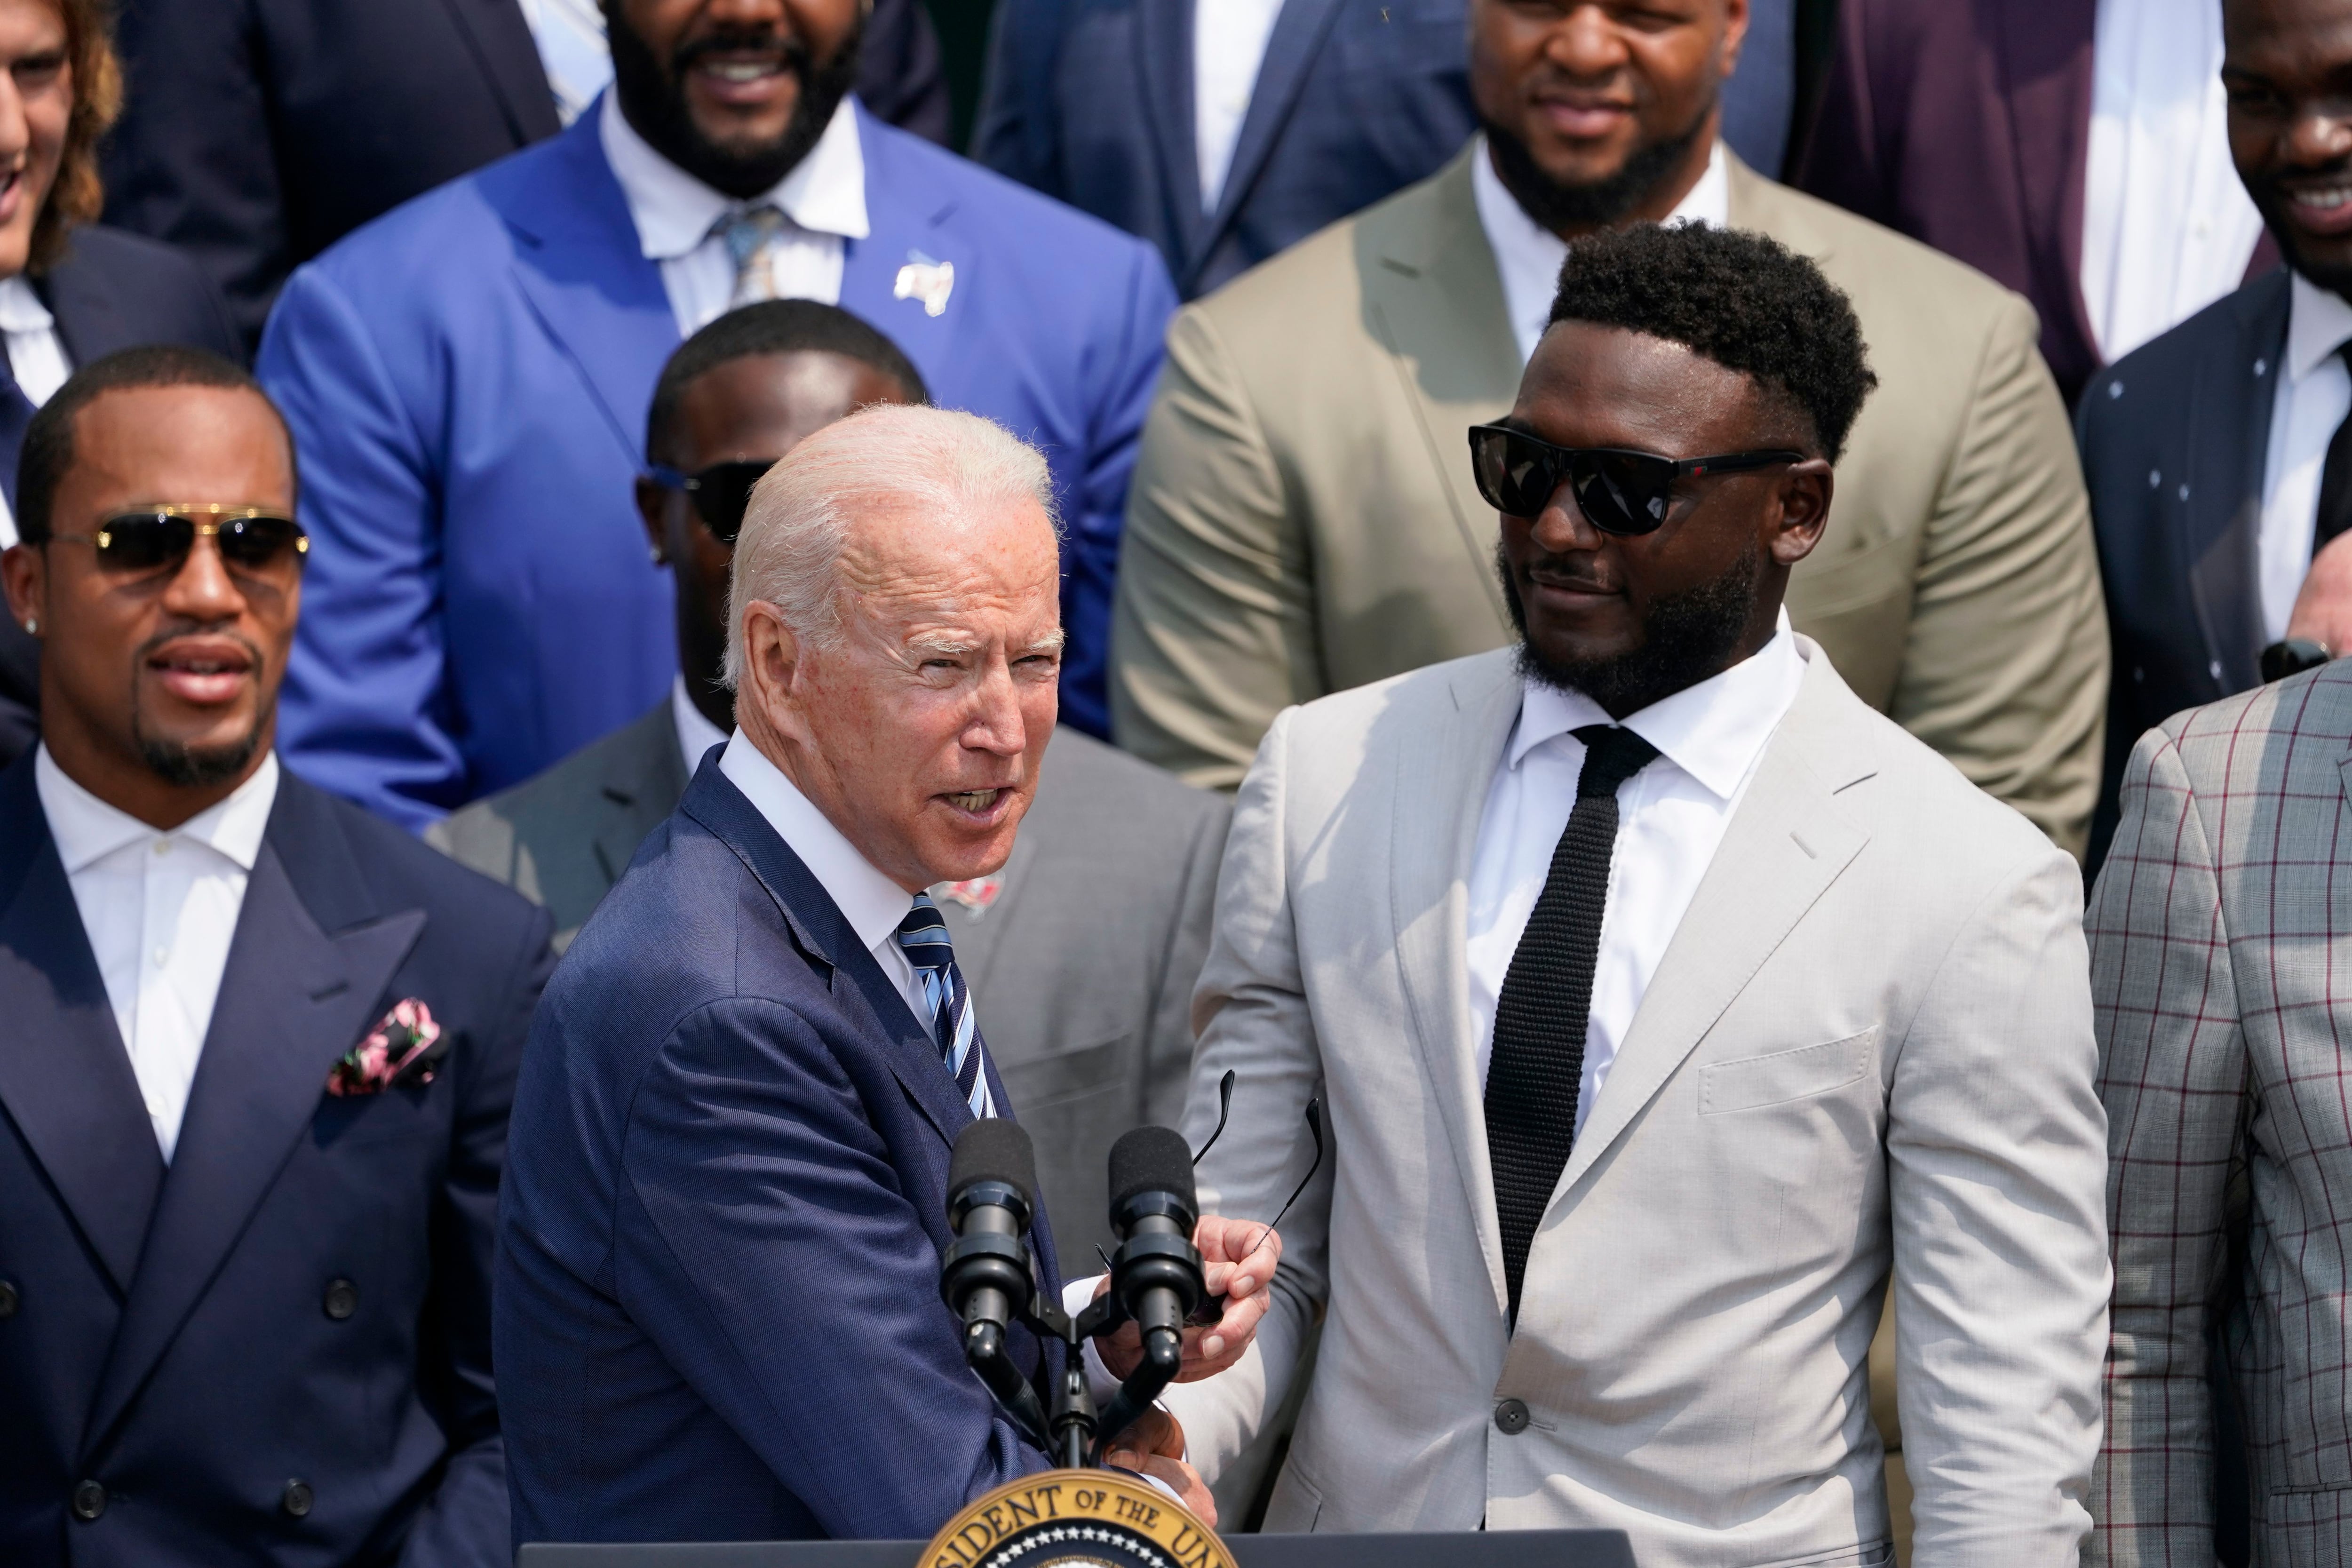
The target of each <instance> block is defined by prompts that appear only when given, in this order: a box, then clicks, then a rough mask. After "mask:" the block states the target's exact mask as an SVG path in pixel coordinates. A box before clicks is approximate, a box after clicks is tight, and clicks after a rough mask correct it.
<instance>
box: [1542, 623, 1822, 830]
mask: <svg viewBox="0 0 2352 1568" xmlns="http://www.w3.org/2000/svg"><path fill="white" fill-rule="evenodd" d="M1804 668H1805V663H1804V656H1803V655H1801V654H1800V653H1799V652H1798V651H1797V639H1796V637H1795V634H1794V633H1793V632H1792V631H1791V630H1790V626H1789V612H1788V611H1787V610H1785V609H1784V610H1782V611H1781V612H1780V625H1779V626H1778V628H1777V629H1776V630H1775V631H1774V632H1773V634H1772V637H1771V638H1770V640H1769V641H1768V642H1766V643H1765V645H1764V646H1763V647H1760V648H1758V649H1757V650H1756V652H1755V653H1753V654H1751V655H1750V656H1749V657H1748V658H1744V659H1741V660H1740V661H1739V662H1738V664H1735V665H1733V666H1732V667H1731V668H1729V669H1727V670H1725V671H1724V672H1723V673H1722V674H1720V675H1717V676H1712V677H1709V678H1708V679H1706V680H1702V681H1700V682H1699V683H1698V684H1697V685H1696V686H1688V687H1685V688H1684V689H1682V690H1680V691H1677V692H1675V694H1674V695H1673V696H1672V697H1666V698H1661V699H1660V700H1657V701H1655V702H1653V703H1651V704H1650V705H1649V706H1648V707H1647V708H1644V709H1643V710H1641V711H1640V712H1638V713H1634V714H1631V715H1629V716H1628V717H1627V718H1626V719H1625V720H1624V721H1623V723H1624V726H1625V728H1627V729H1628V730H1631V731H1633V732H1634V733H1635V734H1637V735H1639V736H1641V737H1642V739H1643V740H1644V741H1647V742H1650V744H1652V745H1654V746H1655V747H1657V748H1658V752H1659V753H1660V754H1661V755H1663V756H1664V758H1665V759H1666V760H1667V761H1668V762H1670V763H1674V764H1675V766H1676V767H1678V768H1680V769H1682V771H1683V772H1685V773H1688V774H1690V776H1691V777H1693V778H1695V779H1696V780H1697V781H1698V782H1699V783H1700V784H1704V785H1705V786H1706V789H1707V792H1708V793H1709V794H1711V795H1715V796H1716V797H1717V799H1719V800H1722V801H1726V802H1728V801H1729V800H1730V799H1731V797H1732V796H1733V795H1735V794H1737V793H1738V789H1739V785H1740V783H1741V781H1743V780H1745V779H1746V778H1747V777H1748V773H1749V771H1750V770H1751V769H1753V768H1754V767H1755V766H1756V760H1757V759H1758V758H1759V757H1760V756H1762V755H1763V754H1764V747H1765V743H1766V742H1769V741H1770V740H1771V738H1772V731H1773V730H1774V729H1775V728H1777V727H1778V726H1779V724H1780V716H1781V715H1782V714H1783V713H1785V712H1787V711H1788V708H1789V703H1790V700H1791V699H1792V698H1793V697H1794V696H1795V695H1796V690H1797V686H1798V683H1799V682H1800V681H1801V680H1802V679H1803V677H1804ZM1617 722H1618V721H1617V720H1614V719H1612V718H1611V717H1609V715H1608V714H1607V713H1606V712H1605V711H1603V710H1602V709H1601V704H1599V703H1598V702H1595V701H1593V700H1592V699H1591V698H1590V697H1587V696H1585V695H1584V693H1582V692H1580V691H1562V690H1560V689H1559V688H1558V687H1556V686H1547V685H1545V684H1544V683H1543V682H1541V681H1538V680H1528V681H1527V682H1525V683H1524V687H1523V689H1522V692H1521V695H1520V698H1519V721H1518V725H1517V728H1516V729H1515V730H1514V731H1512V733H1511V744H1510V751H1509V754H1508V759H1507V760H1508V762H1509V765H1510V766H1512V767H1513V768H1517V766H1518V765H1519V763H1520V762H1521V760H1522V759H1524V758H1525V757H1526V756H1527V754H1528V752H1531V751H1533V750H1535V748H1536V747H1538V746H1540V745H1542V744H1543V743H1544V742H1546V741H1549V740H1551V739H1553V738H1554V737H1556V736H1559V735H1565V734H1567V733H1568V732H1569V731H1571V730H1580V729H1582V728H1583V727H1584V726H1585V725H1587V724H1614V723H1617Z"/></svg>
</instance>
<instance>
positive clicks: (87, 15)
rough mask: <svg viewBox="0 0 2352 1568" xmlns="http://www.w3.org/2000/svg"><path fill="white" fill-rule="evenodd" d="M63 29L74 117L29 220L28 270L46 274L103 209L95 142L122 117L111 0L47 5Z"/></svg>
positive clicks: (67, 0)
mask: <svg viewBox="0 0 2352 1568" xmlns="http://www.w3.org/2000/svg"><path fill="white" fill-rule="evenodd" d="M48 3H49V4H50V5H53V6H54V7H56V9H57V13H58V19H59V20H61V21H63V22H64V23H65V25H66V65H67V68H68V70H69V71H70V72H71V73H72V77H73V95H74V104H73V115H72V117H71V118H70V119H68V121H66V149H65V154H64V156H63V157H62V158H60V159H59V160H58V179H57V184H54V185H51V186H50V187H49V199H48V200H47V202H45V203H44V204H42V206H41V216H39V217H37V218H36V219H34V221H33V253H32V260H31V263H30V265H29V267H28V268H27V270H29V271H32V272H36V273H38V272H42V271H46V270H47V268H50V267H52V266H54V265H55V264H56V263H57V261H58V258H60V257H62V256H64V255H65V250H66V234H67V231H68V230H69V229H71V228H72V227H73V226H74V225H76V224H78V223H89V222H91V221H92V220H94V219H95V218H96V217H97V216H98V215H99V210H100V208H101V207H103V206H104V205H106V187H105V184H103V183H102V182H101V181H100V178H99V174H98V143H99V140H100V138H101V137H103V136H104V135H105V134H106V132H107V129H108V128H109V127H110V126H111V125H112V124H113V123H114V118H115V116H116V115H118V114H121V112H122V62H121V60H120V59H118V58H116V57H115V53H114V28H113V21H114V17H113V11H112V6H111V5H110V4H109V0H48Z"/></svg>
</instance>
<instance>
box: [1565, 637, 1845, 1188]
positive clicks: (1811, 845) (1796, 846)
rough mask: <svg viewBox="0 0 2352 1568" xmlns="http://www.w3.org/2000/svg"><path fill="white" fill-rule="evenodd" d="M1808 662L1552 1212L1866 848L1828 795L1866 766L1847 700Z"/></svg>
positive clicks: (1817, 654)
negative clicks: (1847, 719)
mask: <svg viewBox="0 0 2352 1568" xmlns="http://www.w3.org/2000/svg"><path fill="white" fill-rule="evenodd" d="M1810 657H1811V659H1812V660H1814V661H1815V662H1814V663H1813V665H1812V666H1811V668H1808V670H1807V671H1806V675H1805V680H1804V684H1803V685H1802V686H1801V688H1800V689H1799V690H1798V694H1797V700H1796V702H1795V703H1794V704H1793V705H1792V706H1791V707H1790V710H1789V713H1788V716H1787V717H1786V718H1784V719H1782V720H1781V721H1780V730H1779V731H1778V732H1777V733H1776V734H1775V735H1774V736H1773V738H1772V740H1771V742H1770V743H1769V745H1768V746H1767V747H1766V749H1765V752H1764V758H1763V761H1762V762H1760V763H1758V765H1757V771H1756V776H1755V778H1754V779H1753V780H1752V781H1751V782H1750V783H1749V784H1748V794H1747V796H1746V798H1744V799H1743V800H1741V802H1740V803H1739V809H1738V811H1736V812H1734V813H1733V814H1732V818H1731V823H1730V826H1729V827H1728V829H1727V831H1726V832H1725V834H1724V836H1723V845H1722V847H1721V848H1719V849H1717V851H1716V855H1715V860H1714V862H1713V863H1712V864H1711V865H1709V866H1708V868H1707V871H1706V878H1705V879H1703V880H1702V881H1701V882H1700V883H1699V888H1698V892H1697V893H1696V895H1695V896H1694V897H1693V898H1692V900H1691V905H1690V909H1689V910H1688V911H1687V912H1685V914H1684V916H1683V921H1682V924H1681V925H1680V926H1679V927H1677V928H1676V929H1675V936H1674V941H1673V942H1672V943H1671V944H1670V945H1669V946H1668V947H1667V949H1666V955H1665V957H1664V959H1663V960H1661V961H1660V963H1659V964H1658V972H1657V973H1656V974H1655V975H1654V976H1652V977H1651V980H1650V985H1649V989H1648V990H1647V991H1646V992H1644V993H1643V997H1642V1005H1641V1009H1640V1011H1639V1012H1637V1013H1636V1014H1635V1015H1634V1016H1633V1027H1632V1028H1631V1029H1630V1030H1628V1031H1627V1033H1626V1036H1625V1040H1624V1043H1623V1045H1622V1047H1619V1049H1618V1052H1617V1059H1616V1061H1615V1062H1614V1063H1613V1064H1612V1066H1611V1068H1610V1069H1609V1076H1608V1078H1607V1079H1606V1080H1605V1081H1604V1082H1603V1083H1602V1085H1601V1095H1600V1098H1599V1099H1598V1100H1595V1101H1594V1103H1593V1107H1592V1114H1591V1117H1590V1118H1588V1119H1587V1121H1585V1124H1584V1130H1583V1131H1581V1132H1580V1133H1578V1134H1577V1138H1576V1144H1575V1147H1574V1149H1573V1150H1572V1151H1571V1152H1570V1155H1569V1159H1568V1165H1567V1167H1566V1169H1564V1170H1563V1171H1561V1173H1560V1178H1559V1186H1558V1187H1556V1188H1555V1189H1553V1193H1552V1202H1553V1203H1554V1204H1558V1203H1559V1200H1560V1197H1561V1195H1562V1194H1566V1193H1567V1192H1569V1191H1570V1189H1571V1188H1573V1187H1574V1186H1575V1185H1576V1184H1577V1183H1578V1182H1579V1181H1580V1180H1582V1179H1583V1176H1584V1173H1586V1172H1587V1171H1590V1170H1591V1169H1592V1167H1593V1165H1594V1164H1595V1163H1597V1162H1598V1161H1599V1160H1600V1159H1601V1156H1602V1155H1603V1154H1605V1153H1607V1152H1608V1151H1609V1148H1610V1146H1611V1145H1612V1144H1613V1143H1614V1142H1616V1141H1617V1140H1618V1139H1619V1138H1620V1137H1621V1136H1622V1135H1623V1134H1624V1132H1625V1131H1626V1130H1627V1129H1628V1128H1629V1127H1631V1126H1632V1125H1633V1121H1634V1120H1635V1119H1636V1118H1637V1117H1639V1116H1640V1115H1641V1113H1642V1111H1643V1109H1644V1108H1645V1107H1647V1106H1648V1105H1649V1103H1650V1101H1651V1100H1654V1098H1656V1096H1657V1093H1658V1091H1659V1089H1663V1088H1664V1086H1665V1083H1666V1080H1667V1079H1670V1078H1672V1077H1673V1076H1674V1074H1675V1069H1676V1068H1680V1067H1681V1066H1682V1064H1683V1061H1684V1058H1686V1057H1688V1056H1689V1055H1690V1053H1691V1052H1692V1051H1693V1050H1694V1049H1696V1047H1697V1046H1698V1043H1699V1041H1700V1040H1701V1039H1703V1038H1705V1037H1706V1033H1707V1031H1708V1030H1709V1029H1711V1028H1713V1027H1714V1026H1715V1022H1716V1020H1717V1018H1719V1017H1721V1016H1723V1012H1724V1009H1725V1008H1727V1007H1728V1006H1730V1005H1731V1003H1732V999H1733V998H1734V997H1736V996H1738V994H1740V992H1741V991H1743V990H1745V989H1746V988H1747V986H1748V982H1749V981H1750V980H1752V979H1754V978H1755V976H1756V973H1757V972H1758V971H1759V969H1761V968H1762V967H1763V966H1764V963H1765V961H1766V960H1767V959H1769V958H1770V957H1771V955H1772V952H1773V951H1774V950H1775V949H1776V948H1778V947H1779V946H1780V943H1781V942H1782V941H1783V940H1784V939H1785V938H1786V937H1787V936H1788V934H1789V932H1790V931H1792V930H1794V929H1795V927H1796V924H1797V922H1798V921H1800V920H1801V919H1803V918H1804V914H1805V911H1806V910H1810V909H1811V908H1812V907H1813V903H1814V900H1817V899H1819V898H1820V897H1821V896H1822V893H1823V892H1824V891H1826V890H1827V889H1828V888H1829V886H1830V884H1831V883H1832V882H1834V881H1836V880H1837V879H1838V876H1839V874H1840V873H1842V872H1843V870H1844V869H1845V868H1846V867H1847V866H1849V865H1851V864H1852V863H1853V858H1854V857H1855V856H1856V855H1857V854H1859V853H1861V850H1862V847H1863V845H1864V844H1865V843H1867V842H1868V841H1869V835H1867V834H1865V833H1864V832H1863V831H1862V829H1861V828H1859V827H1858V826H1855V825H1854V824H1853V821H1852V820H1851V819H1849V818H1848V817H1847V816H1845V814H1844V813H1843V812H1841V811H1840V810H1839V809H1838V806H1837V802H1836V799H1835V796H1836V795H1837V792H1838V791H1839V790H1841V789H1843V788H1844V787H1846V786H1847V785H1849V784H1854V783H1856V782H1858V781H1860V780H1861V779H1864V778H1867V777H1869V776H1870V774H1871V773H1873V772H1874V764H1873V763H1871V761H1870V760H1869V759H1868V757H1867V756H1864V755H1858V754H1857V752H1856V751H1855V748H1854V746H1853V743H1852V742H1851V741H1850V740H1848V738H1847V737H1846V736H1845V735H1844V734H1842V733H1840V732H1839V728H1838V727H1837V725H1836V718H1835V714H1834V708H1833V704H1834V700H1835V698H1836V697H1838V696H1840V695H1844V694H1843V692H1841V691H1838V690H1837V689H1835V688H1834V685H1833V683H1834V682H1835V679H1836V678H1835V677H1834V676H1832V675H1830V674H1828V671H1827V656H1825V655H1824V654H1822V651H1821V650H1820V649H1819V648H1818V647H1814V648H1811V650H1810ZM1848 700H1851V699H1850V698H1849V699H1848Z"/></svg>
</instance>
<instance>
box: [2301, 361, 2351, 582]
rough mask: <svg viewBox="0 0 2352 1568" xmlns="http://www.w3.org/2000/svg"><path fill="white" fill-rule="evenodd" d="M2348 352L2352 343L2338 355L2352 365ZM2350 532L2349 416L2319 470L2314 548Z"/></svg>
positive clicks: (2319, 547)
mask: <svg viewBox="0 0 2352 1568" xmlns="http://www.w3.org/2000/svg"><path fill="white" fill-rule="evenodd" d="M2347 349H2352V343H2347V344H2346V345H2344V347H2343V348H2339V349H2337V350H2336V353H2339V354H2343V355H2344V358H2345V363H2347V364H2352V353H2346V350H2347ZM2347 529H2352V416H2347V417H2346V418H2345V421H2344V423H2343V424H2341V425H2338V426H2336V434H2335V435H2334V436H2332V437H2328V441H2327V458H2326V461H2325V462H2323V463H2322V464H2321V465H2320V468H2319V515H2318V516H2317V518H2315V520H2314V527H2313V529H2312V542H2311V547H2312V549H2313V550H2315V551H2317V550H2319V549H2321V548H2323V547H2325V546H2326V543H2327V542H2328V541H2329V540H2331V539H2333V538H2335V537H2336V535H2337V534H2339V533H2342V532H2343V531H2345V530H2347Z"/></svg>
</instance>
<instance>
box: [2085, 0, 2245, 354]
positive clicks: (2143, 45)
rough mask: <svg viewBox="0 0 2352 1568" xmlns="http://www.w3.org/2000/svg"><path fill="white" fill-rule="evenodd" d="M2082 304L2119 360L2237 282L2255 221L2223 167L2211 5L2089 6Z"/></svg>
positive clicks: (2223, 101) (2216, 15)
mask: <svg viewBox="0 0 2352 1568" xmlns="http://www.w3.org/2000/svg"><path fill="white" fill-rule="evenodd" d="M2093 37H2094V40H2095V41H2094V44H2093V47H2092V62H2093V63H2092V89H2091V143H2090V152H2089V158H2088V163H2087V167H2086V169H2085V172H2084V184H2083V273H2082V285H2083V303H2084V307H2085V308H2086V310H2088V312H2089V314H2090V318H2091V331H2092V333H2093V335H2094V336H2095V338H2096V339H2097V341H2098V345H2099V352H2100V353H2102V354H2103V355H2105V357H2106V358H2107V359H2108V360H2110V361H2114V360H2118V359H2121V358H2122V357H2123V356H2124V355H2126V354H2127V353H2131V351H2132V350H2134V349H2136V348H2137V347H2139V346H2140V344H2142V343H2144V342H2147V341H2148V340H2149V339H2150V338H2153V337H2157V336H2158V335H2160V334H2161V333H2164V332H2166V331H2170V330H2171V329H2172V328H2173V327H2175V326H2178V325H2179V323H2180V322H2182V321H2186V320H2187V319H2188V318H2189V317H2190V316H2193V315H2195V314H2196V313H2197V312H2198V311H2199V310H2203V309H2204V308H2205V307H2206V306H2208V305H2210V304H2211V303H2212V302H2213V301H2214V300H2219V299H2220V298H2221V296H2223V295H2224V294H2228V293H2231V292H2232V291H2233V290H2235V289H2237V287H2238V285H2239V284H2240V283H2242V282H2243V281H2244V280H2245V276H2246V264H2247V263H2248V262H2249V261H2251V260H2252V259H2253V255H2254V246H2255V244H2256V242H2258V241H2259V240H2260V239H2261V238H2262V233H2263V220H2262V216H2261V215H2260V214H2258V213H2257V212H2255V211H2254V204H2253V201H2252V198H2251V197H2249V196H2248V195H2246V189H2245V186H2243V185H2242V184H2240V183H2239V181H2238V171H2237V168H2236V166H2235V165H2234V164H2232V163H2231V161H2230V138H2229V129H2228V125H2227V119H2228V114H2229V100H2228V97H2227V95H2226V94H2225V93H2223V91H2222V90H2221V6H2219V5H2215V4H2214V3H2213V0H2099V10H2098V19H2097V22H2096V24H2095V31H2094V34H2093Z"/></svg>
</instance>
